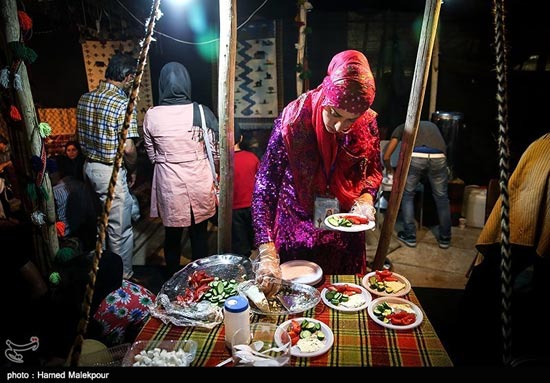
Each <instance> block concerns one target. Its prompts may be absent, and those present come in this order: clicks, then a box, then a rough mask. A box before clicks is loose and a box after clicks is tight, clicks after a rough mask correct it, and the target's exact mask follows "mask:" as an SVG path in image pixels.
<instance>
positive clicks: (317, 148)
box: [281, 50, 381, 209]
mask: <svg viewBox="0 0 550 383" xmlns="http://www.w3.org/2000/svg"><path fill="white" fill-rule="evenodd" d="M374 95H375V85H374V78H373V75H372V72H371V70H370V66H369V63H368V61H367V59H366V57H365V56H364V55H363V54H362V53H361V52H358V51H354V50H347V51H344V52H341V53H339V54H337V55H336V56H334V57H333V59H332V60H331V62H330V64H329V67H328V74H327V76H326V77H325V79H324V80H323V83H322V84H321V85H319V86H318V87H317V88H316V89H314V90H312V91H309V92H307V93H305V94H303V95H302V96H300V97H299V98H298V99H297V100H295V101H293V102H291V103H290V104H289V105H288V106H287V107H286V108H285V109H284V110H283V113H282V116H281V123H282V132H283V137H284V140H285V145H286V147H287V151H288V156H289V161H290V167H291V169H292V173H293V175H294V182H295V184H296V191H297V195H298V198H299V199H300V201H301V202H302V204H303V205H304V207H305V208H306V209H310V208H312V206H313V198H314V196H313V194H316V193H323V192H325V191H326V188H327V187H328V189H329V190H330V192H331V193H333V194H334V195H335V196H336V197H337V198H338V200H339V201H340V203H341V204H342V207H343V208H344V209H349V208H350V207H351V205H352V204H353V201H354V200H355V199H356V198H358V197H359V195H360V194H361V193H362V192H363V191H364V190H365V189H369V188H371V187H372V188H375V187H377V185H368V184H367V183H368V182H366V181H365V177H363V176H361V175H359V178H360V179H352V178H354V177H350V171H351V168H352V167H353V166H355V165H356V164H357V163H358V162H360V161H367V160H368V158H369V157H370V153H372V152H373V150H374V149H375V148H374V145H373V144H372V142H374V141H375V140H376V139H377V138H376V139H373V136H375V134H374V133H373V132H372V131H371V130H369V129H370V128H369V127H370V126H371V124H372V123H373V121H374V120H375V116H376V113H375V112H374V111H372V110H370V109H369V108H370V105H371V104H372V102H373V100H374ZM326 105H330V106H334V107H336V108H339V109H344V110H346V111H347V112H349V113H354V114H361V117H360V118H358V119H357V120H356V122H355V123H354V124H353V125H352V126H351V128H350V133H349V134H348V138H349V140H348V141H349V142H352V144H350V146H348V147H346V149H345V150H340V151H339V150H338V143H337V140H336V135H335V134H332V133H329V132H328V131H327V130H326V128H325V125H324V122H323V115H322V113H323V107H324V106H326ZM376 134H377V131H376ZM376 142H378V141H376ZM376 155H377V156H378V157H379V154H376ZM337 157H338V158H337ZM333 165H334V166H333ZM323 168H324V169H323ZM329 174H330V179H329V180H327V175H329ZM380 178H381V177H380ZM327 181H328V185H327Z"/></svg>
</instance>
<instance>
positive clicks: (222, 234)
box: [218, 0, 237, 254]
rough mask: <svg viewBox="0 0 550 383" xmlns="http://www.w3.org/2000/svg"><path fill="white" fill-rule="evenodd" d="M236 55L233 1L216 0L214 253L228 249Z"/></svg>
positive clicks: (234, 7)
mask: <svg viewBox="0 0 550 383" xmlns="http://www.w3.org/2000/svg"><path fill="white" fill-rule="evenodd" d="M236 59H237V1H236V0H220V61H219V83H218V116H219V125H220V198H219V200H220V202H219V206H218V254H224V253H228V252H230V251H231V216H232V213H233V166H234V165H233V163H234V158H233V156H234V146H235V134H234V127H233V120H234V117H235V109H234V107H235V61H236Z"/></svg>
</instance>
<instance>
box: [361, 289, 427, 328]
mask: <svg viewBox="0 0 550 383" xmlns="http://www.w3.org/2000/svg"><path fill="white" fill-rule="evenodd" d="M367 312H368V313H369V316H370V317H371V318H372V320H373V321H375V322H376V323H378V324H379V325H380V326H383V327H386V328H390V329H392V330H410V329H412V328H415V327H417V326H419V325H420V323H422V321H423V320H424V314H423V313H422V310H420V308H419V307H418V306H417V305H415V304H414V303H412V302H410V301H408V300H406V299H403V298H397V297H380V298H377V299H375V300H373V301H372V303H371V304H370V305H369V307H368V309H367Z"/></svg>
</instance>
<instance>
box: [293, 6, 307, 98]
mask: <svg viewBox="0 0 550 383" xmlns="http://www.w3.org/2000/svg"><path fill="white" fill-rule="evenodd" d="M298 18H299V20H298V22H301V23H302V24H300V28H298V44H297V49H296V51H297V53H296V56H297V57H296V65H297V66H302V72H301V73H300V72H296V96H297V97H299V96H300V95H301V94H302V93H303V92H304V80H303V79H302V78H301V77H300V75H301V74H302V73H304V74H305V70H306V68H304V52H305V48H306V27H307V11H306V6H305V2H301V4H300V9H299V11H298Z"/></svg>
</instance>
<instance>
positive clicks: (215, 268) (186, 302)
mask: <svg viewBox="0 0 550 383" xmlns="http://www.w3.org/2000/svg"><path fill="white" fill-rule="evenodd" d="M251 278H254V272H253V271H252V263H251V262H250V260H249V259H248V258H247V257H242V256H238V255H234V254H217V255H212V256H210V257H206V258H201V259H199V260H196V261H194V262H191V263H189V264H187V265H186V266H185V267H184V268H183V269H181V270H180V271H178V272H177V273H175V274H174V275H173V276H172V277H171V278H170V279H169V280H168V281H166V282H165V283H164V285H162V287H161V289H160V291H159V293H158V294H157V299H156V300H155V306H154V307H153V308H152V309H151V315H152V316H154V317H156V318H159V319H161V320H162V321H163V322H164V323H167V322H171V323H172V324H174V325H176V326H203V327H209V328H212V327H214V326H216V325H217V324H219V323H221V322H222V321H223V310H222V308H223V304H224V302H225V299H227V298H229V297H230V296H233V295H237V294H238V292H237V285H238V284H239V283H240V282H242V281H246V280H249V279H251Z"/></svg>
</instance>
